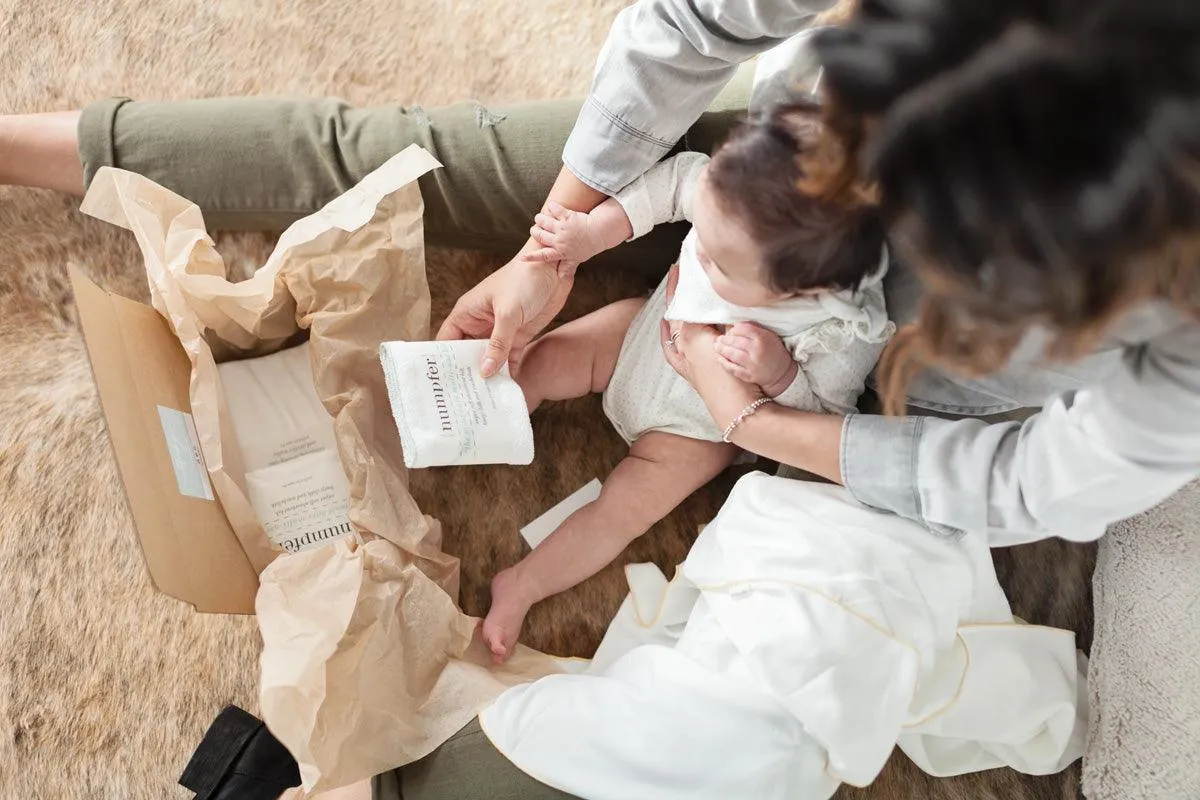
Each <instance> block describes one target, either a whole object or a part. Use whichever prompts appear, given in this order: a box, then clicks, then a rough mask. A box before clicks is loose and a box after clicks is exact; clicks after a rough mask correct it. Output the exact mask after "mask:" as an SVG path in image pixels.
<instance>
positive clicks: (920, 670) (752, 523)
mask: <svg viewBox="0 0 1200 800" xmlns="http://www.w3.org/2000/svg"><path fill="white" fill-rule="evenodd" d="M628 575H629V579H630V589H631V592H630V595H629V597H628V598H627V599H626V601H625V603H624V604H623V605H622V607H621V610H620V611H619V612H618V614H617V617H616V619H615V620H614V621H613V624H612V627H611V628H610V629H609V631H608V634H607V636H606V637H605V640H604V642H603V644H602V645H601V647H600V649H599V651H598V652H597V654H596V658H595V659H594V660H593V661H592V663H591V664H590V665H588V666H587V667H586V669H583V670H582V672H579V673H578V674H563V675H553V676H550V677H547V678H543V679H541V680H539V681H537V682H535V683H531V684H526V685H523V686H518V687H516V688H514V689H510V690H509V691H507V692H505V693H504V694H503V695H501V696H500V697H499V699H498V700H497V701H496V702H495V703H494V704H493V705H492V706H490V707H489V708H487V709H486V710H485V711H484V712H483V713H482V714H481V715H480V720H481V722H482V724H483V727H484V730H485V731H486V732H487V734H488V736H490V737H491V739H492V741H493V742H494V743H495V745H496V746H497V747H498V748H499V749H500V751H501V752H503V753H504V754H505V755H507V756H508V757H509V758H510V759H511V760H512V761H513V762H514V763H515V764H516V765H517V766H519V767H521V768H522V769H523V770H525V771H526V772H528V773H529V774H530V775H532V776H534V777H536V778H538V779H539V780H541V781H542V782H544V783H547V784H549V785H551V786H555V787H558V788H559V789H562V790H564V791H566V792H569V793H571V794H575V795H578V796H580V797H583V798H592V799H594V800H608V799H609V798H611V799H612V800H628V799H629V798H640V797H654V798H661V799H663V800H670V799H671V798H680V799H681V800H682V798H688V799H689V800H696V799H697V798H714V799H716V798H721V800H725V798H730V797H753V798H756V800H758V799H761V800H768V799H769V798H796V797H803V798H825V797H829V796H830V795H832V794H833V793H834V791H835V790H836V789H837V787H838V784H839V783H842V782H845V783H849V784H852V785H856V786H862V785H865V784H868V783H870V782H871V781H872V780H873V779H874V778H875V777H876V775H878V774H879V771H880V770H881V769H882V768H883V765H884V763H885V762H886V761H887V759H888V756H889V754H890V753H891V751H892V748H893V747H894V746H896V745H897V744H898V745H899V746H900V747H901V748H902V749H903V750H904V752H905V753H907V754H908V756H909V757H910V758H912V759H913V761H915V762H916V763H917V764H918V765H919V766H920V767H921V768H922V769H924V770H925V771H926V772H929V773H930V774H933V775H955V774H960V773H963V772H971V771H976V770H983V769H989V768H993V767H1000V766H1010V767H1012V768H1014V769H1017V770H1020V771H1022V772H1027V773H1033V774H1045V773H1051V772H1056V771H1058V770H1061V769H1063V768H1064V767H1065V766H1066V765H1067V764H1069V763H1071V762H1072V761H1074V760H1075V759H1076V758H1078V757H1079V756H1080V754H1081V753H1082V751H1083V742H1084V734H1085V732H1086V725H1087V709H1086V702H1085V696H1086V693H1085V689H1084V677H1083V676H1084V672H1083V669H1082V667H1083V666H1084V665H1083V664H1082V657H1081V656H1078V655H1077V653H1076V650H1075V642H1074V635H1073V634H1072V633H1070V632H1068V631H1063V630H1058V629H1053V628H1043V627H1038V626H1033V625H1025V624H1022V623H1020V622H1019V621H1018V620H1015V619H1014V618H1013V616H1012V613H1011V611H1010V610H1009V606H1008V602H1007V600H1006V599H1005V596H1004V593H1003V591H1002V590H1001V589H1000V586H999V584H998V583H997V581H996V575H995V571H994V569H993V567H992V562H991V558H990V555H989V552H988V548H987V542H986V540H985V539H984V537H983V536H982V535H980V536H968V537H966V538H964V539H962V540H959V541H951V540H948V539H944V538H940V537H938V536H935V535H933V534H931V533H929V532H928V531H926V530H925V529H924V528H922V527H920V526H918V525H916V524H914V523H912V522H909V521H906V520H903V519H900V518H898V517H894V516H890V515H884V514H880V513H878V512H876V511H874V510H871V509H868V508H866V507H864V506H861V505H859V504H858V503H856V502H855V501H854V500H853V499H852V498H851V497H850V495H849V494H848V493H847V492H846V491H845V490H843V489H841V488H838V487H832V486H824V485H818V484H808V483H800V482H798V481H792V480H786V479H783V478H774V477H768V476H766V475H762V474H753V475H749V476H747V477H745V478H743V479H742V480H741V481H739V482H738V484H737V486H736V488H735V489H734V491H733V493H732V494H731V495H730V498H729V500H728V502H727V503H726V504H725V507H724V508H723V509H722V510H721V512H720V514H718V515H717V518H716V519H715V520H714V521H713V522H712V524H710V525H709V526H708V527H707V528H706V529H705V530H704V531H703V532H702V533H701V535H700V538H699V539H698V540H697V541H696V544H695V546H694V547H693V548H692V550H691V553H690V554H689V555H688V557H687V560H686V561H685V562H684V564H683V565H682V566H681V567H680V569H679V572H678V574H677V575H676V577H675V579H674V580H672V581H671V582H670V583H668V582H667V581H666V579H665V578H664V577H663V576H662V574H661V573H660V572H659V571H658V570H657V569H656V568H655V567H653V566H650V565H638V566H636V567H632V568H630V570H629V571H628Z"/></svg>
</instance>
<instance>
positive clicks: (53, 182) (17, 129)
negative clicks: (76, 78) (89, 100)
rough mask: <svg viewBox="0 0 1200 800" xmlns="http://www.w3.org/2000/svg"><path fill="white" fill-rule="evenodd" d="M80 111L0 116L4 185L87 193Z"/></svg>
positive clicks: (0, 165) (1, 180) (0, 178)
mask: <svg viewBox="0 0 1200 800" xmlns="http://www.w3.org/2000/svg"><path fill="white" fill-rule="evenodd" d="M78 125H79V112H78V111H57V112H52V113H48V114H17V115H14V116H0V184H15V185H18V186H37V187H40V188H42V189H54V190H55V191H58V192H65V193H67V194H76V195H78V194H83V185H84V184H83V164H82V163H81V162H80V160H79V147H78V141H77V128H78Z"/></svg>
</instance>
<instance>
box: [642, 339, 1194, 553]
mask: <svg viewBox="0 0 1200 800" xmlns="http://www.w3.org/2000/svg"><path fill="white" fill-rule="evenodd" d="M667 336H668V338H669V333H668V334H667ZM715 338H716V333H715V332H712V331H711V330H709V329H706V328H703V327H702V326H683V332H682V333H681V335H680V336H679V337H678V339H677V347H678V350H677V351H676V350H673V349H672V348H669V347H668V348H666V350H665V352H666V353H667V355H668V360H670V361H671V362H672V364H673V365H675V366H676V368H677V369H679V371H680V374H682V375H683V376H684V377H685V378H687V379H688V380H689V381H690V382H692V384H693V385H694V386H695V387H696V390H697V391H698V392H699V393H700V395H701V397H703V398H704V400H705V403H706V404H707V405H708V408H709V411H710V413H712V415H713V418H714V419H715V420H716V422H717V424H718V425H727V424H729V421H730V420H732V419H733V418H734V417H735V416H736V415H737V413H738V412H739V410H740V409H741V408H744V407H745V406H746V404H748V403H749V402H752V401H753V400H754V399H755V397H756V396H761V395H760V394H756V392H755V390H754V389H752V388H750V387H747V386H746V385H745V384H742V383H741V382H740V381H737V379H735V378H733V377H732V376H729V375H726V374H724V373H723V371H722V370H720V369H719V366H716V359H715V355H710V352H711V350H712V348H711V345H710V344H709V342H710V341H711V340H713V339H715ZM732 440H733V442H734V443H735V444H737V445H738V446H740V447H742V448H744V449H746V450H749V451H751V452H754V453H757V454H759V455H761V456H764V457H766V458H770V459H772V460H775V461H780V462H782V463H785V464H790V465H792V466H795V467H799V468H801V469H806V470H809V471H810V472H815V473H818V474H820V475H823V476H825V477H827V478H830V479H831V480H836V481H839V482H841V483H844V484H845V485H846V487H847V488H848V489H849V490H850V491H851V493H853V494H854V496H855V497H856V498H857V499H858V500H859V501H861V502H863V503H865V504H867V505H870V506H874V507H875V508H879V509H882V510H885V511H891V512H893V513H896V514H899V515H901V516H905V517H908V518H910V519H913V520H916V521H917V522H920V523H922V524H924V525H926V526H928V527H929V528H930V529H931V530H933V531H935V532H938V533H941V534H945V535H949V536H957V535H960V534H961V532H963V531H986V532H988V535H989V539H990V542H991V544H992V545H993V546H1006V545H1012V544H1019V543H1022V542H1028V541H1034V540H1037V539H1044V538H1046V537H1048V536H1061V537H1063V538H1066V539H1073V540H1087V539H1095V538H1097V537H1099V536H1101V535H1102V534H1103V533H1104V531H1105V529H1106V528H1107V526H1108V525H1109V524H1111V523H1113V522H1115V521H1117V520H1120V519H1123V518H1125V517H1129V516H1132V515H1134V514H1136V513H1138V512H1141V511H1144V510H1146V509H1148V508H1151V507H1153V506H1154V505H1156V504H1158V503H1159V502H1161V501H1162V500H1164V499H1165V498H1167V497H1169V496H1170V495H1171V494H1173V493H1174V492H1176V491H1177V490H1178V489H1179V488H1181V487H1182V486H1184V485H1185V484H1187V483H1189V482H1190V481H1192V480H1194V479H1195V478H1196V477H1197V476H1198V475H1200V325H1197V324H1195V323H1187V324H1186V325H1182V326H1181V327H1179V328H1178V329H1176V330H1175V331H1173V332H1172V333H1170V334H1168V335H1165V336H1162V337H1159V338H1157V339H1155V340H1154V341H1152V342H1151V343H1149V344H1148V345H1145V346H1143V347H1141V348H1139V349H1136V350H1133V351H1131V352H1130V354H1129V355H1128V356H1127V358H1126V360H1125V363H1124V365H1123V367H1122V369H1121V370H1120V371H1119V372H1118V373H1117V374H1115V375H1113V376H1111V377H1110V378H1108V379H1107V380H1106V381H1105V382H1103V383H1102V384H1099V385H1097V386H1094V387H1089V388H1087V389H1084V390H1081V391H1078V392H1074V393H1071V394H1067V395H1063V396H1061V397H1057V398H1055V399H1054V400H1053V401H1051V402H1050V403H1048V404H1047V405H1046V406H1045V408H1043V410H1042V411H1041V413H1039V414H1036V415H1034V416H1033V417H1031V418H1030V419H1029V420H1027V421H1026V422H1025V423H1024V424H1023V425H1018V424H1017V423H1006V424H990V425H989V424H987V423H985V422H983V421H981V420H970V419H965V420H958V421H949V420H942V419H934V418H930V417H904V418H894V419H892V418H885V417H879V416H873V415H851V416H849V417H845V418H842V417H837V416H832V415H819V414H808V413H805V412H801V411H794V410H792V409H787V408H781V407H777V406H774V405H773V404H768V405H766V406H764V407H763V408H761V409H760V410H759V411H758V412H757V413H755V414H754V415H752V416H750V417H749V418H747V419H746V421H745V422H743V423H742V424H741V425H739V426H738V428H737V429H736V430H735V431H734V434H733V437H732Z"/></svg>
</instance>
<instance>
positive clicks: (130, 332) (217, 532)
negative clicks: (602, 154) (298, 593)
mask: <svg viewBox="0 0 1200 800" xmlns="http://www.w3.org/2000/svg"><path fill="white" fill-rule="evenodd" d="M70 275H71V286H72V288H73V289H74V291H75V304H76V307H77V308H78V309H79V325H80V328H81V329H82V330H83V336H84V341H85V342H86V344H87V351H88V357H89V358H90V359H91V362H92V372H93V373H94V375H95V378H96V386H97V389H98V391H99V394H100V404H101V407H102V409H103V412H104V418H105V420H106V421H107V424H108V433H109V439H110V440H111V441H112V446H113V452H114V453H115V454H116V458H117V467H118V469H119V470H120V473H121V482H122V483H123V484H124V485H125V495H126V497H127V498H128V500H129V509H130V511H131V512H132V514H133V522H134V525H135V527H136V528H137V535H138V540H139V541H140V542H141V547H142V555H143V556H144V558H145V560H146V568H147V569H148V570H149V571H150V578H151V580H152V581H153V582H154V585H155V587H157V588H158V589H159V591H161V592H163V593H164V594H167V595H170V596H171V597H175V598H177V599H179V600H183V601H184V602H186V603H189V604H191V605H192V606H194V607H195V608H196V610H197V611H206V612H217V613H226V614H253V613H254V597H255V593H256V591H257V588H258V576H257V575H256V574H255V572H254V568H253V567H252V566H251V564H250V561H249V560H248V559H247V558H246V554H245V552H244V551H243V550H242V547H241V545H240V544H239V542H238V538H237V536H236V535H235V534H234V532H233V529H232V528H231V527H230V525H229V521H228V520H227V519H226V518H225V512H224V511H223V510H222V509H221V504H220V503H219V502H217V500H216V499H215V498H214V497H213V493H212V489H211V487H210V486H209V484H208V475H207V471H206V470H205V467H204V461H203V458H202V457H201V455H200V449H199V446H198V445H196V444H195V438H194V437H195V434H194V432H191V431H190V429H189V428H188V427H185V426H190V421H191V403H190V401H189V399H188V381H189V380H190V374H191V364H190V363H189V362H188V358H187V355H186V353H185V352H184V350H183V346H182V345H181V344H180V343H179V339H178V337H176V336H175V334H174V333H173V332H172V331H171V328H170V327H169V326H168V325H167V322H166V320H164V319H163V318H162V316H161V315H159V313H158V312H157V311H155V310H154V309H153V308H151V307H150V306H147V305H144V304H142V303H138V302H136V301H133V300H129V299H127V298H124V297H121V296H119V295H115V294H112V293H111V292H107V291H105V290H104V289H101V288H100V287H99V286H97V285H96V284H95V283H93V282H92V281H91V279H89V278H88V277H87V275H86V274H84V272H83V271H82V270H81V269H79V268H78V267H75V266H72V267H71V269H70Z"/></svg>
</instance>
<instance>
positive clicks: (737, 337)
mask: <svg viewBox="0 0 1200 800" xmlns="http://www.w3.org/2000/svg"><path fill="white" fill-rule="evenodd" d="M715 346H716V349H717V355H718V356H719V357H720V359H721V365H722V366H723V367H725V369H726V370H727V371H728V372H729V373H730V374H732V375H733V376H734V377H735V378H740V379H741V380H744V381H746V382H747V383H756V384H758V385H759V386H761V387H762V390H763V392H765V393H766V394H767V396H768V397H776V396H778V395H779V394H780V393H782V392H783V390H784V389H786V388H787V387H788V386H790V385H791V383H792V381H793V380H795V378H796V370H798V369H799V368H800V367H799V366H798V365H797V364H796V362H795V361H794V360H793V359H792V354H791V353H790V352H788V349H787V346H785V345H784V343H783V339H780V338H779V337H778V336H776V335H775V334H774V333H772V332H771V331H769V330H767V329H766V328H763V327H761V326H759V325H755V324H754V323H753V322H739V323H738V324H737V325H734V326H732V327H731V328H729V330H727V331H725V333H724V335H723V336H721V337H720V338H718V339H717V341H716V345H715Z"/></svg>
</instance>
